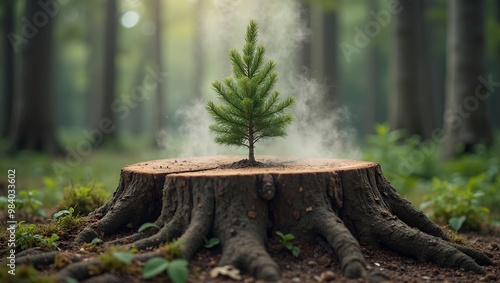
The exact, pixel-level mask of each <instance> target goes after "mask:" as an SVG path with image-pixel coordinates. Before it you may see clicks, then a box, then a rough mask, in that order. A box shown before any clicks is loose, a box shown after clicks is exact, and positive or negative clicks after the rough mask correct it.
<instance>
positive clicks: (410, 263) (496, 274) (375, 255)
mask: <svg viewBox="0 0 500 283" xmlns="http://www.w3.org/2000/svg"><path fill="white" fill-rule="evenodd" d="M459 236H462V237H463V238H465V240H466V241H467V243H468V244H471V245H474V246H475V247H477V248H480V249H481V250H483V251H484V252H486V253H487V254H488V255H490V256H491V258H492V259H493V262H494V265H491V266H483V268H484V269H485V271H486V272H487V274H486V275H478V274H476V273H474V272H470V271H463V270H459V269H453V268H443V267H439V266H437V265H436V264H433V263H422V262H417V261H416V260H415V259H413V258H408V257H403V256H401V255H398V254H396V253H393V252H391V251H388V250H385V249H375V248H372V247H370V246H362V251H363V254H364V256H365V258H366V262H367V264H368V270H370V271H372V270H378V271H380V272H382V273H384V274H386V275H388V276H389V277H390V281H387V282H450V283H451V282H500V227H497V228H495V229H493V230H492V231H490V233H488V234H479V233H473V232H468V233H460V234H459ZM296 242H297V241H294V243H296ZM296 245H297V246H298V247H299V248H300V255H299V257H298V258H295V257H294V256H293V255H292V254H291V253H290V252H289V251H288V250H285V249H282V248H281V245H280V243H279V241H278V240H277V238H276V237H275V238H273V239H272V240H271V241H270V242H269V243H268V249H269V251H270V252H271V255H272V257H273V259H274V260H275V261H276V262H277V263H278V265H279V266H280V268H281V270H282V275H283V279H282V282H283V283H285V282H367V281H365V280H363V279H347V278H345V277H344V276H342V272H341V270H340V267H339V263H338V261H337V260H335V254H334V252H333V250H332V249H331V248H330V246H329V245H328V244H327V243H326V242H324V241H323V240H322V239H318V241H317V242H316V243H299V242H297V244H296ZM219 257H220V250H218V249H216V248H214V249H211V250H207V249H202V250H200V251H199V252H198V253H197V255H196V256H195V257H194V258H193V259H192V260H191V262H190V265H189V268H190V274H191V275H190V277H189V282H214V283H216V282H237V281H235V280H231V279H228V278H227V277H226V278H217V279H211V278H210V270H211V269H212V268H213V267H215V266H216V264H217V262H218V259H219ZM325 277H327V278H326V279H324V278H325ZM165 278H166V277H165ZM238 282H247V283H250V282H258V281H256V280H255V279H253V278H252V277H251V276H248V275H245V274H243V276H242V280H241V281H238Z"/></svg>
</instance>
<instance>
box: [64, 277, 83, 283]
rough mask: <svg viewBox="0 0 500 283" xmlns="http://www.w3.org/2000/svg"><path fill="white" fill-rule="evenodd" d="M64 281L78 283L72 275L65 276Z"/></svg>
mask: <svg viewBox="0 0 500 283" xmlns="http://www.w3.org/2000/svg"><path fill="white" fill-rule="evenodd" d="M64 282H66V283H78V282H80V281H78V280H76V279H75V278H73V277H66V278H64Z"/></svg>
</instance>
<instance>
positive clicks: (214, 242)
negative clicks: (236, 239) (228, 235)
mask: <svg viewBox="0 0 500 283" xmlns="http://www.w3.org/2000/svg"><path fill="white" fill-rule="evenodd" d="M219 243H220V239H219V238H215V237H214V238H211V239H210V240H207V239H205V245H204V247H205V248H207V249H210V248H212V247H215V246H217V245H218V244H219Z"/></svg>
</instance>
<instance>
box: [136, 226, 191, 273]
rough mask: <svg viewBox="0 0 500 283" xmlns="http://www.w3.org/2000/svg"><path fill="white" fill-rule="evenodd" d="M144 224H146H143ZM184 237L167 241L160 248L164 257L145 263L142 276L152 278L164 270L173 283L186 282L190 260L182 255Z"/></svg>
mask: <svg viewBox="0 0 500 283" xmlns="http://www.w3.org/2000/svg"><path fill="white" fill-rule="evenodd" d="M143 226H144V224H143ZM182 243H183V240H182V239H175V240H174V241H172V242H170V243H166V244H165V245H163V246H161V247H160V248H159V249H158V250H159V252H160V254H161V255H162V256H163V257H153V258H150V259H149V260H148V261H147V262H146V263H145V264H144V269H143V273H142V276H143V278H144V279H149V278H152V277H154V276H156V275H158V274H160V273H162V272H164V271H166V272H167V275H168V278H170V281H172V282H173V283H184V282H186V281H187V277H188V262H187V260H185V259H183V258H181V257H182V249H181V244H182Z"/></svg>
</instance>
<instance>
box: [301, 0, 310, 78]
mask: <svg viewBox="0 0 500 283" xmlns="http://www.w3.org/2000/svg"><path fill="white" fill-rule="evenodd" d="M301 7H302V11H301V19H302V22H303V23H304V24H305V25H306V27H307V28H308V29H309V30H311V4H310V3H309V2H305V1H303V2H302V4H301ZM299 54H300V55H299V56H298V57H299V58H298V65H299V71H307V72H308V71H310V70H311V35H310V34H309V36H308V37H307V39H306V40H305V41H304V42H303V43H302V48H301V49H300V53H299ZM304 69H305V70H304Z"/></svg>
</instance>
